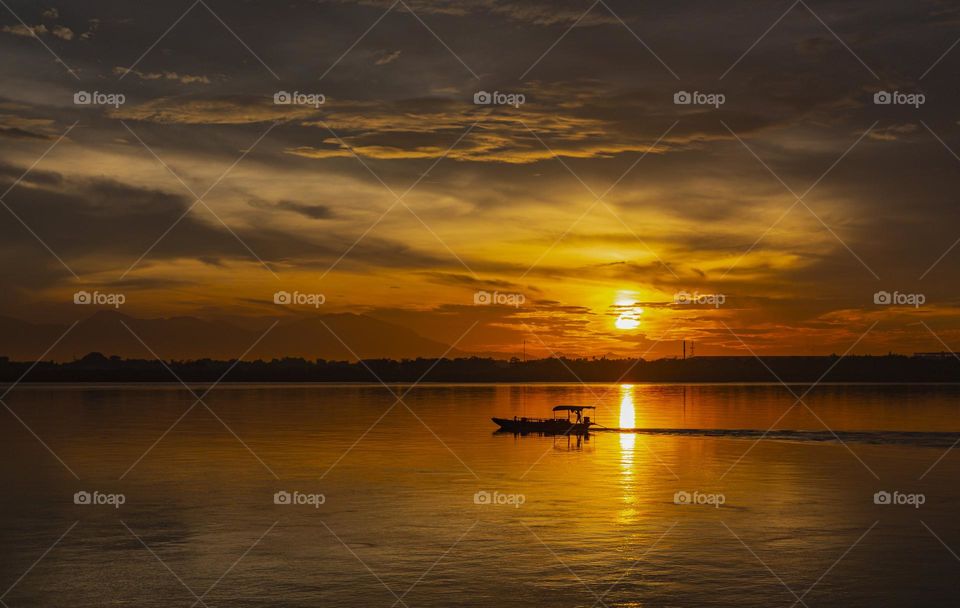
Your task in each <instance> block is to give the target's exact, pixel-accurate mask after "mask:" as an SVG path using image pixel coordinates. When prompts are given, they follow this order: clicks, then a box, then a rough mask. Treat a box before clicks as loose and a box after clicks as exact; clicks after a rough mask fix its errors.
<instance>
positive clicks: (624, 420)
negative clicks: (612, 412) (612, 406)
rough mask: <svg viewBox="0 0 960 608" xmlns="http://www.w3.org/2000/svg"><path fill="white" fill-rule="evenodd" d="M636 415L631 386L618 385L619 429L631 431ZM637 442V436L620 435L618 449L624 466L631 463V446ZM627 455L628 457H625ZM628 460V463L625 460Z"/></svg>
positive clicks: (634, 424)
mask: <svg viewBox="0 0 960 608" xmlns="http://www.w3.org/2000/svg"><path fill="white" fill-rule="evenodd" d="M636 420H637V414H636V412H635V411H634V408H633V385H632V384H621V385H620V428H622V429H632V428H634V427H635V426H636ZM636 442H637V436H636V435H634V434H633V433H620V449H622V450H623V452H624V456H623V458H622V461H623V464H624V466H625V467H626V466H628V465H630V464H631V463H632V460H633V458H632V454H633V446H634V445H635V444H636ZM627 454H629V456H627ZM628 458H629V462H627V461H626V460H625V459H628Z"/></svg>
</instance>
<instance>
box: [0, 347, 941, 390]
mask: <svg viewBox="0 0 960 608" xmlns="http://www.w3.org/2000/svg"><path fill="white" fill-rule="evenodd" d="M180 380H182V381H184V382H216V381H223V382H251V383H274V382H276V383H291V382H293V383H379V382H381V381H382V382H418V381H420V382H430V383H467V384H490V383H533V382H537V383H558V382H561V383H562V382H577V383H579V382H656V383H711V384H713V383H720V384H729V383H756V382H761V383H766V382H774V383H779V382H786V383H812V382H834V383H837V382H840V383H869V384H945V383H960V359H957V358H956V357H955V356H953V354H952V353H935V354H933V355H929V356H913V357H909V356H905V355H884V356H847V357H838V356H824V357H807V356H803V357H796V356H775V357H762V358H756V357H693V358H689V359H657V360H653V361H645V360H642V359H605V358H603V359H566V358H560V359H557V358H549V359H536V360H531V361H526V362H524V361H519V360H517V359H513V360H509V361H507V360H500V359H488V358H477V357H473V358H457V359H439V360H438V359H411V360H402V361H397V360H390V359H367V360H364V361H360V362H357V361H353V362H349V361H324V360H315V361H307V360H304V359H274V360H271V361H261V360H255V361H239V362H237V361H217V360H210V359H201V360H195V361H167V362H160V361H156V360H145V359H121V358H119V357H106V356H103V355H101V354H99V353H91V354H90V355H87V356H86V357H84V358H82V359H79V360H77V361H71V362H66V363H57V362H52V361H41V362H32V361H10V360H9V359H7V358H5V357H0V382H3V383H12V382H17V381H22V382H31V383H34V382H36V383H63V382H67V383H86V382H96V383H141V382H178V381H180Z"/></svg>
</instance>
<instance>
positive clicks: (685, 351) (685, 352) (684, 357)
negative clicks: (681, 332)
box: [683, 340, 687, 361]
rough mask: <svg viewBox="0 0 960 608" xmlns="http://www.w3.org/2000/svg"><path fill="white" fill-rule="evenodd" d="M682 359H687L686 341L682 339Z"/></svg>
mask: <svg viewBox="0 0 960 608" xmlns="http://www.w3.org/2000/svg"><path fill="white" fill-rule="evenodd" d="M683 360H684V361H686V360H687V341H686V340H684V341H683Z"/></svg>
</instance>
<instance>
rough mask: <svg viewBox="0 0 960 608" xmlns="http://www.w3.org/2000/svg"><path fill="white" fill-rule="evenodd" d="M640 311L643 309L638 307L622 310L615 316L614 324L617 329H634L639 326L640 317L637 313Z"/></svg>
mask: <svg viewBox="0 0 960 608" xmlns="http://www.w3.org/2000/svg"><path fill="white" fill-rule="evenodd" d="M642 312H643V310H641V309H638V308H634V309H632V310H628V311H626V312H623V313H621V314H620V316H619V317H617V320H616V322H615V323H614V325H615V326H616V327H617V329H636V328H638V327H640V317H639V316H638V315H639V314H640V313H642Z"/></svg>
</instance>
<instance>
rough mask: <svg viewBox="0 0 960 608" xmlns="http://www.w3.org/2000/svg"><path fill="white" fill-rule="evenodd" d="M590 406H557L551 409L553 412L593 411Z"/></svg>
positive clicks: (593, 408)
mask: <svg viewBox="0 0 960 608" xmlns="http://www.w3.org/2000/svg"><path fill="white" fill-rule="evenodd" d="M595 409H597V408H595V407H594V406H592V405H558V406H555V407H554V408H553V411H555V412H579V411H581V410H595Z"/></svg>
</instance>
